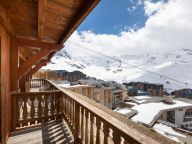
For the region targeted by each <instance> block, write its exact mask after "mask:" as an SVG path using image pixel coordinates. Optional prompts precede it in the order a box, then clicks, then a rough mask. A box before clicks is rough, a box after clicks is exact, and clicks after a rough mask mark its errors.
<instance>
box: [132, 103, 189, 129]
mask: <svg viewBox="0 0 192 144" xmlns="http://www.w3.org/2000/svg"><path fill="white" fill-rule="evenodd" d="M187 106H192V103H187V102H184V101H179V100H173V104H166V103H164V102H151V103H145V104H140V105H136V106H134V107H132V109H134V110H136V111H137V112H138V113H137V115H135V116H134V117H133V118H132V120H133V121H136V122H140V123H143V124H145V125H148V126H151V125H152V124H153V123H154V122H155V121H156V118H157V116H158V115H159V114H160V112H161V111H163V110H169V109H175V108H180V107H187Z"/></svg>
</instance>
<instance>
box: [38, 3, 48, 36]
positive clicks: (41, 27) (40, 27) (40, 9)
mask: <svg viewBox="0 0 192 144" xmlns="http://www.w3.org/2000/svg"><path fill="white" fill-rule="evenodd" d="M46 3H47V0H38V38H39V39H41V38H42V36H43V31H44V23H45V7H46Z"/></svg>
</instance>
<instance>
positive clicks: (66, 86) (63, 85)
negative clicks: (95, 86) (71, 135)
mask: <svg viewBox="0 0 192 144" xmlns="http://www.w3.org/2000/svg"><path fill="white" fill-rule="evenodd" d="M59 86H60V87H63V88H78V87H89V85H72V86H71V85H66V84H59Z"/></svg>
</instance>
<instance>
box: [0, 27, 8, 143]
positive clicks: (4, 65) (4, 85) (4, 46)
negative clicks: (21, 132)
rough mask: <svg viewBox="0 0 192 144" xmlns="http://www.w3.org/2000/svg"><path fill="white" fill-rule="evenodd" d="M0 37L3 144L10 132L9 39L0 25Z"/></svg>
mask: <svg viewBox="0 0 192 144" xmlns="http://www.w3.org/2000/svg"><path fill="white" fill-rule="evenodd" d="M0 37H1V76H0V78H1V79H0V80H1V95H0V96H1V97H0V98H1V140H2V143H5V141H6V139H7V138H8V136H9V131H10V37H9V35H8V34H7V32H6V31H5V29H4V28H3V27H2V25H0Z"/></svg>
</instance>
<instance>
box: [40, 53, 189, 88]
mask: <svg viewBox="0 0 192 144" xmlns="http://www.w3.org/2000/svg"><path fill="white" fill-rule="evenodd" d="M43 69H53V70H67V71H74V70H79V71H81V72H83V73H85V74H86V75H88V76H92V77H96V78H98V79H103V80H115V81H118V82H130V81H146V82H151V83H161V84H164V87H165V88H166V89H167V90H168V91H172V90H175V89H181V88H186V87H188V88H192V49H182V50H180V51H177V52H172V53H157V52H154V53H145V54H138V55H123V56H121V57H113V58H110V57H106V56H103V55H94V56H89V57H71V56H70V55H69V54H68V53H67V52H66V51H65V50H64V49H63V50H61V51H60V52H58V53H57V54H56V55H55V56H54V57H53V59H52V60H51V62H50V63H49V64H48V65H47V66H45V67H43Z"/></svg>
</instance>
